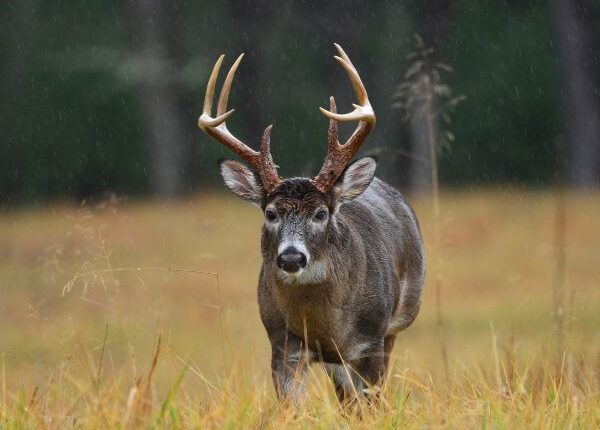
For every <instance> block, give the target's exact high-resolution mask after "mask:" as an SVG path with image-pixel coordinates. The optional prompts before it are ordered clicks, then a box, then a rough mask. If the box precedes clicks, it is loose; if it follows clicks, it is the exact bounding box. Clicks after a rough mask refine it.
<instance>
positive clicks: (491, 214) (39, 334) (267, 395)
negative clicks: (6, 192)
mask: <svg viewBox="0 0 600 430" xmlns="http://www.w3.org/2000/svg"><path fill="white" fill-rule="evenodd" d="M599 197H600V196H599V195H598V194H586V195H583V194H582V195H575V194H570V195H566V196H565V197H564V198H565V203H566V220H565V249H564V251H565V253H564V279H565V281H564V289H565V291H564V293H563V294H561V297H564V298H565V299H564V303H562V305H561V306H560V307H557V305H556V303H555V294H554V292H553V286H554V285H555V282H556V280H555V279H554V278H555V276H556V270H555V266H556V258H557V257H556V255H557V252H556V249H555V244H556V240H555V237H554V231H555V219H554V213H555V202H554V198H555V197H554V195H553V194H552V193H551V192H543V191H538V192H534V191H520V190H481V191H470V192H458V191H457V192H446V193H443V194H442V196H441V201H440V205H441V233H440V245H439V249H430V244H431V242H430V238H431V234H432V227H433V217H432V207H431V203H430V201H429V199H423V200H416V201H414V203H415V204H414V206H415V209H416V212H417V214H418V216H419V219H420V221H421V227H422V229H423V233H424V236H425V240H426V251H427V255H428V258H430V259H431V258H438V257H439V261H440V274H441V276H442V279H443V288H442V292H441V294H442V296H443V300H442V303H443V313H444V331H443V334H444V343H445V345H446V348H447V357H448V368H449V369H448V371H446V370H445V365H444V359H443V357H442V354H441V352H440V348H439V338H438V330H437V326H436V309H435V292H434V289H433V288H431V287H432V286H433V280H431V279H428V283H427V286H426V293H425V297H424V302H423V308H422V312H421V315H420V316H419V318H418V319H417V321H416V322H415V323H414V325H413V326H411V327H410V328H409V329H408V330H407V331H405V332H404V333H402V334H401V335H400V336H399V338H398V340H397V342H396V348H395V350H394V355H393V359H392V361H393V369H392V371H391V372H390V378H389V380H388V384H387V385H386V387H385V389H384V395H383V396H382V400H381V401H379V402H376V403H374V404H366V403H364V404H360V405H359V406H358V407H356V408H355V409H354V410H351V411H348V410H343V409H341V408H339V407H338V406H337V404H336V401H335V396H334V394H333V389H332V387H331V386H330V385H329V383H328V382H327V380H326V378H325V377H324V374H323V372H322V371H321V370H320V369H319V368H318V367H315V366H313V367H312V368H311V377H310V383H309V391H310V396H309V399H308V401H307V402H306V404H305V405H302V406H298V407H296V408H290V407H286V406H285V405H280V404H279V403H278V402H277V401H276V400H275V396H274V392H273V389H272V386H271V381H270V375H269V358H270V347H269V343H268V340H267V338H266V334H265V333H264V329H263V328H262V325H261V323H260V319H259V316H258V305H257V300H256V290H255V288H256V280H257V275H258V268H259V264H260V252H259V237H260V234H259V229H260V223H261V215H260V213H259V211H257V210H256V209H255V208H253V207H251V206H248V205H245V204H244V203H243V202H238V201H237V200H235V199H234V198H230V197H229V196H221V195H207V196H204V197H202V198H195V199H190V200H189V201H187V202H181V203H173V204H157V203H118V202H115V201H108V202H106V203H104V204H102V205H98V206H94V207H85V206H82V207H73V206H68V205H65V206H52V207H49V208H43V209H36V210H22V211H19V212H16V213H12V214H7V213H5V214H2V215H0V293H1V294H2V300H1V301H0V354H1V357H0V365H1V375H0V378H1V381H0V382H1V386H0V390H1V392H0V428H38V427H39V428H60V429H62V428H70V427H76V428H113V427H114V428H128V427H133V428H136V427H157V428H162V427H173V428H190V427H192V428H194V427H195V428H212V427H220V428H221V427H225V428H256V427H261V428H262V427H266V428H281V427H291V428H296V427H302V428H313V427H314V428H348V427H353V428H354V427H357V428H372V427H374V426H376V427H381V428H397V427H403V428H423V427H427V428H431V427H433V428H436V427H447V428H525V427H526V428H585V429H587V428H598V427H599V426H600V331H599V330H598V328H600V288H599V286H600V276H599V275H600V272H599V268H598V263H599V262H600V217H598V213H600V198H599ZM436 252H437V253H439V254H438V255H437V256H436V255H435V253H436ZM559 254H560V253H559ZM561 264H563V263H561ZM138 268H139V269H138ZM125 269H126V270H125ZM179 269H185V270H183V271H180V270H179ZM561 276H562V275H561ZM557 308H561V309H563V311H564V312H565V314H564V315H563V316H561V321H562V323H561V324H560V326H558V325H557V324H556V318H555V315H554V314H553V310H555V309H557ZM557 327H560V328H559V329H560V330H561V333H558V332H557V330H559V329H558V328H557ZM559 339H560V341H559Z"/></svg>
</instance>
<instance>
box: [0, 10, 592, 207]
mask: <svg viewBox="0 0 600 430" xmlns="http://www.w3.org/2000/svg"><path fill="white" fill-rule="evenodd" d="M599 26H600V5H599V4H598V3H597V2H595V1H592V0H553V2H551V3H548V2H546V1H543V0H526V1H521V2H514V1H506V2H471V1H467V0H435V1H431V2H420V1H416V0H406V1H404V2H398V1H392V0H378V1H373V2H361V1H355V0H351V1H345V2H339V1H331V2H317V1H311V0H305V1H298V2H278V1H275V0H256V1H253V2H238V1H234V0H226V1H219V2H217V1H207V2H192V1H185V0H176V1H166V0H130V1H129V2H127V3H123V2H117V1H99V0H97V1H88V2H85V3H82V4H79V3H77V4H67V3H59V4H56V3H53V2H46V1H43V0H23V1H19V2H2V3H1V4H0V32H1V34H2V38H1V40H0V49H1V55H0V71H1V72H2V77H3V79H2V80H1V81H0V100H2V103H1V104H0V129H1V130H2V135H1V137H0V139H1V144H0V202H2V205H3V206H12V205H14V204H18V203H20V202H32V201H34V202H35V201H44V200H48V199H56V198H75V199H82V198H88V197H94V196H101V195H103V194H104V193H106V192H116V193H118V194H125V195H139V194H145V193H148V192H153V193H156V194H157V195H159V196H162V197H173V196H178V195H182V194H185V193H188V192H190V191H194V190H197V189H198V188H199V187H200V188H202V187H204V186H211V185H212V184H213V183H214V181H215V178H216V174H215V172H216V169H215V164H216V163H215V160H216V159H217V158H219V157H223V156H230V155H229V154H228V153H227V152H226V151H225V150H224V149H223V148H220V147H219V145H216V144H214V143H213V142H211V141H210V140H209V139H207V138H206V137H205V136H204V135H203V134H201V133H200V131H199V130H197V128H196V119H197V116H198V115H199V113H200V109H201V104H202V97H203V91H204V86H205V84H206V79H207V78H208V75H209V73H210V69H211V68H212V65H213V63H214V61H215V60H216V58H217V57H218V55H219V54H220V53H226V54H227V59H226V66H227V67H228V66H229V65H230V64H231V61H233V59H234V58H235V56H237V54H238V53H240V52H245V53H246V56H245V58H244V61H243V63H242V65H241V67H240V70H239V72H238V76H237V77H236V83H235V84H234V88H233V91H232V96H231V102H230V103H231V106H232V107H235V108H236V113H235V114H234V116H233V118H232V119H231V121H230V128H232V129H233V130H234V131H235V132H236V134H238V135H240V136H243V137H244V139H246V141H247V142H248V143H249V144H251V145H256V144H257V143H258V140H259V136H260V135H261V133H262V130H263V129H264V127H265V126H266V125H268V124H270V123H273V124H274V126H275V128H274V130H273V152H274V155H275V158H276V161H277V162H278V164H279V165H280V166H281V172H282V174H283V175H309V174H313V173H314V172H315V171H316V169H318V166H319V163H320V162H321V160H322V156H323V155H324V152H325V136H326V127H327V121H326V120H325V119H324V118H323V117H322V116H321V114H320V113H319V111H318V109H317V107H318V106H323V105H326V103H327V100H328V97H329V95H335V96H336V99H337V100H338V107H339V108H340V109H342V110H343V109H347V108H349V107H350V103H351V102H352V101H353V95H352V91H351V88H350V86H349V85H348V83H347V82H346V79H345V76H344V74H343V72H342V71H341V70H340V69H339V66H338V65H337V63H336V62H335V61H333V60H332V58H331V55H332V54H333V49H332V46H331V43H332V42H334V41H336V42H339V43H341V44H342V46H344V47H345V48H347V50H348V51H349V53H350V54H351V57H352V58H353V60H354V61H355V63H356V65H357V67H358V68H359V70H360V72H361V74H362V76H363V77H364V79H365V83H366V85H367V88H368V90H369V94H370V97H371V101H372V103H373V105H374V107H375V109H376V112H377V115H378V124H377V127H376V130H375V132H374V133H373V136H372V138H371V139H370V141H369V142H368V143H367V144H366V146H365V148H364V152H365V153H371V154H376V155H378V156H379V159H380V175H381V176H382V177H384V178H385V179H386V180H388V181H390V182H392V183H394V184H396V185H399V186H401V187H403V188H405V189H407V188H412V189H415V190H417V189H420V190H423V189H427V188H428V187H429V180H430V179H429V178H430V170H429V165H428V164H427V163H426V162H424V161H423V160H424V159H426V158H427V156H426V153H427V148H426V140H425V139H424V138H423V136H424V131H423V130H424V128H423V124H422V123H421V122H419V120H418V119H416V120H411V121H408V122H407V121H404V119H403V117H402V115H401V114H400V112H399V111H397V110H394V109H392V108H391V105H392V103H393V99H392V95H393V93H394V91H395V89H396V88H397V87H398V85H399V84H401V83H402V81H403V79H404V78H403V76H404V73H405V71H406V70H407V68H408V67H410V60H408V59H407V58H406V55H407V54H408V53H409V52H410V51H411V50H412V49H413V47H414V37H413V34H414V33H418V34H420V35H421V36H422V38H423V39H424V41H425V42H426V43H427V44H428V45H429V46H431V47H432V48H433V52H434V54H433V56H432V61H435V62H438V61H439V62H443V63H446V64H449V65H451V66H452V67H453V69H454V71H453V72H452V73H450V74H449V75H448V77H447V79H448V85H449V86H451V87H452V88H453V90H454V92H455V93H458V94H464V95H466V97H467V101H466V102H464V103H463V104H462V105H461V106H460V107H459V108H458V109H457V111H456V112H455V114H454V115H453V117H452V123H451V124H450V125H449V126H448V127H449V128H450V130H451V131H452V133H453V135H454V136H455V137H456V139H455V140H454V141H453V142H452V143H451V145H449V146H448V147H447V148H445V149H443V150H442V156H441V165H440V169H441V170H440V173H441V180H442V182H443V183H445V184H447V185H450V186H458V185H466V184H476V185H477V184H490V183H506V182H510V183H523V184H529V185H535V186H538V185H550V184H552V183H554V182H555V181H556V178H557V172H563V173H564V175H563V176H564V178H565V179H567V180H568V181H569V183H570V184H572V185H573V186H576V187H583V188H588V187H597V186H598V184H599V183H600V149H599V148H600V144H599V142H598V139H599V136H600V104H599V87H600V67H599V66H600V64H599V63H600V60H599V52H600V33H599V32H597V31H595V29H596V28H599ZM347 130H349V128H342V132H344V131H347Z"/></svg>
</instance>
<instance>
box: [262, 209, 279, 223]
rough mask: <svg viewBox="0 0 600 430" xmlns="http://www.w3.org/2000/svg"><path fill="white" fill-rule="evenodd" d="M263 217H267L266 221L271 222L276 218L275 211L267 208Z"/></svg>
mask: <svg viewBox="0 0 600 430" xmlns="http://www.w3.org/2000/svg"><path fill="white" fill-rule="evenodd" d="M265 218H267V221H269V222H273V221H275V220H276V219H277V214H276V213H275V211H273V210H271V209H267V210H266V211H265Z"/></svg>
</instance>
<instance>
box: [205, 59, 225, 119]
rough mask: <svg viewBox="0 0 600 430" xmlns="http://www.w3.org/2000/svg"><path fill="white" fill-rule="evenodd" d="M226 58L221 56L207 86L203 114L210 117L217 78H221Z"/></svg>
mask: <svg viewBox="0 0 600 430" xmlns="http://www.w3.org/2000/svg"><path fill="white" fill-rule="evenodd" d="M224 58H225V55H221V56H220V57H219V59H218V60H217V62H216V63H215V65H214V66H213V69H212V72H211V73H210V78H208V84H206V94H205V95H204V106H203V107H202V113H203V114H206V115H209V116H210V115H211V113H212V102H213V97H214V95H215V86H216V85H217V77H218V76H219V71H220V70H221V64H223V59H224Z"/></svg>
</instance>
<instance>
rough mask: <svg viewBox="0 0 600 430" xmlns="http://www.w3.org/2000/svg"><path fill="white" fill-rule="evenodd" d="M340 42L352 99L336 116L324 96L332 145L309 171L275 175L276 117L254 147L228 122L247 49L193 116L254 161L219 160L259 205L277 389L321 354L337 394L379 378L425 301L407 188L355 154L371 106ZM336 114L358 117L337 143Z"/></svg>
mask: <svg viewBox="0 0 600 430" xmlns="http://www.w3.org/2000/svg"><path fill="white" fill-rule="evenodd" d="M335 46H336V48H337V50H338V52H339V56H336V57H335V59H336V60H337V61H338V62H339V63H340V64H341V65H342V67H343V68H344V69H345V70H346V72H347V73H348V75H349V77H350V80H351V82H352V86H353V87H354V91H355V92H356V96H357V98H358V104H355V105H354V110H353V111H352V112H350V113H347V114H338V113H337V112H336V107H335V101H334V99H333V97H331V99H330V110H329V111H327V110H325V109H323V108H321V111H322V112H323V114H325V115H326V116H327V117H328V118H329V119H330V123H329V136H328V141H327V145H328V150H327V156H326V158H325V161H324V163H323V167H322V168H321V171H320V172H319V173H318V174H317V175H316V176H315V177H313V178H291V179H281V178H280V177H279V175H278V173H277V169H276V166H275V164H274V163H273V159H272V157H271V153H270V134H271V126H269V127H267V128H266V130H265V132H264V134H263V137H262V142H261V145H260V150H259V151H254V150H253V149H251V148H250V147H248V146H247V145H245V144H244V143H242V142H241V141H240V140H238V139H237V138H236V137H235V136H233V135H232V134H231V133H230V132H229V130H227V127H226V125H225V121H226V120H227V119H228V118H229V117H230V116H231V114H232V113H233V109H232V110H229V111H228V110H227V100H228V97H229V90H230V89H231V83H232V81H233V77H234V74H235V72H236V70H237V68H238V65H239V64H240V61H241V59H242V56H243V54H242V55H240V56H239V57H238V59H237V60H236V61H235V63H234V64H233V66H232V67H231V69H230V70H229V73H228V74H227V77H226V78H225V82H224V84H223V89H222V90H221V95H220V96H219V101H218V104H217V113H216V116H214V117H213V116H212V102H213V96H214V92H215V84H216V80H217V76H218V74H219V69H220V67H221V63H222V62H223V58H224V57H223V56H221V57H220V58H219V60H218V61H217V63H216V64H215V67H214V69H213V71H212V74H211V75H210V79H209V81H208V86H207V89H206V97H205V100H204V109H203V112H202V115H201V116H200V119H199V120H198V125H199V126H200V128H201V129H202V130H204V132H206V133H207V134H209V135H210V136H212V137H213V138H215V139H216V140H218V141H219V142H221V143H223V144H224V145H225V146H227V147H228V148H229V149H231V150H232V151H233V152H235V153H236V154H238V155H239V156H240V157H241V158H242V159H243V160H245V161H246V163H248V164H249V167H248V166H246V165H245V164H243V163H240V162H238V161H233V160H225V161H221V162H220V171H221V175H222V177H223V180H224V182H225V185H227V187H229V189H231V191H233V192H234V193H235V194H236V195H238V196H240V197H242V198H243V199H246V200H248V201H250V202H252V203H254V204H255V205H257V206H258V207H260V208H261V209H262V211H263V212H264V225H263V228H262V240H261V249H262V256H263V264H262V268H261V270H260V278H259V281H258V302H259V307H260V316H261V318H262V321H263V324H264V326H265V328H266V330H267V334H268V336H269V340H270V341H271V346H272V358H271V368H272V371H273V381H274V384H275V389H276V391H277V394H278V396H279V397H280V398H287V397H290V396H291V397H293V398H298V397H302V396H304V384H303V382H302V380H303V379H302V378H303V376H304V374H305V372H306V364H308V362H312V361H319V362H323V363H325V366H326V367H327V370H328V372H329V374H330V375H331V377H332V379H333V381H334V384H335V386H336V390H337V392H338V395H339V396H340V398H345V397H348V396H352V395H353V393H360V392H363V391H364V388H365V387H366V386H369V385H378V384H381V383H382V382H383V377H384V375H385V373H386V369H387V366H388V361H389V354H390V352H391V351H392V348H393V345H394V339H395V337H396V334H397V333H398V332H400V331H401V330H403V329H405V328H406V327H408V326H409V325H410V324H411V323H412V322H413V320H414V319H415V317H416V316H417V314H418V312H419V307H420V304H421V293H422V289H423V281H424V270H425V269H424V253H423V244H422V240H421V234H420V231H419V225H418V222H417V219H416V217H415V214H414V212H413V211H412V209H411V207H410V206H409V205H408V203H407V202H406V201H405V200H404V198H403V197H402V195H401V194H400V193H399V192H398V191H397V190H396V189H394V188H393V187H391V186H390V185H387V184H386V183H384V182H383V181H381V180H379V179H377V178H374V175H375V167H376V162H375V160H374V159H373V158H370V157H366V158H361V159H359V160H357V161H355V162H353V163H350V161H351V159H352V157H353V156H354V155H355V154H356V152H357V151H358V149H359V148H360V146H361V145H362V143H363V142H364V141H365V138H366V137H367V135H368V134H369V132H370V131H371V130H372V128H373V126H374V125H375V113H374V111H373V109H372V107H371V104H370V103H369V99H368V96H367V91H366V90H365V87H364V85H363V83H362V82H361V79H360V77H359V75H358V72H357V71H356V68H355V67H354V65H353V64H352V62H351V61H350V59H349V58H348V56H347V55H346V53H345V52H344V51H343V50H342V48H341V47H340V46H339V45H337V44H336V45H335ZM338 121H357V122H358V126H357V127H356V130H355V131H354V133H353V134H352V136H350V138H349V139H348V140H347V141H346V142H345V143H344V144H343V145H342V144H340V143H339V141H338V130H337V122H338ZM344 366H347V367H346V368H344Z"/></svg>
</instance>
